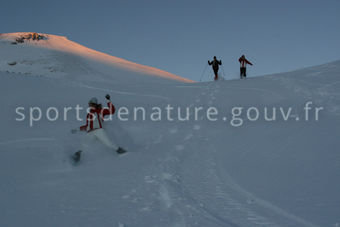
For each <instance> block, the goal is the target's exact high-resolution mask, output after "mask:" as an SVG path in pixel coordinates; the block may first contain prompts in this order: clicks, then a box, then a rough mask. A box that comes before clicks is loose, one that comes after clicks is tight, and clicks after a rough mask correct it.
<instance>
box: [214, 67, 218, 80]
mask: <svg viewBox="0 0 340 227" xmlns="http://www.w3.org/2000/svg"><path fill="white" fill-rule="evenodd" d="M214 75H215V78H214V80H218V69H214Z"/></svg>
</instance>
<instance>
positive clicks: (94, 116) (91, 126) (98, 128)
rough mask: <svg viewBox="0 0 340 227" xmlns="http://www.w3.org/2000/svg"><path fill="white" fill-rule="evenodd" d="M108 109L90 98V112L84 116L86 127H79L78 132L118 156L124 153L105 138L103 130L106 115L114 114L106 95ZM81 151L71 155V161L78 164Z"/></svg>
mask: <svg viewBox="0 0 340 227" xmlns="http://www.w3.org/2000/svg"><path fill="white" fill-rule="evenodd" d="M106 99H107V105H108V108H103V107H102V105H101V104H98V100H97V98H91V99H90V101H89V108H90V111H89V113H88V114H87V116H86V125H83V126H81V127H80V131H86V132H87V136H89V138H88V139H90V140H93V139H95V140H99V141H100V142H101V143H103V144H104V145H106V146H107V147H108V148H110V149H112V150H114V151H116V152H117V153H118V154H122V153H125V152H126V150H124V149H123V148H121V147H118V146H117V145H116V144H114V143H113V142H111V141H110V139H109V138H108V137H107V135H106V132H105V130H104V129H103V121H104V117H105V116H106V115H113V114H114V113H115V107H114V105H113V104H112V102H111V100H110V95H106ZM80 155H81V151H77V152H76V153H75V154H74V155H73V160H74V161H75V162H78V161H79V160H80Z"/></svg>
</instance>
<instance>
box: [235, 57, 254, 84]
mask: <svg viewBox="0 0 340 227" xmlns="http://www.w3.org/2000/svg"><path fill="white" fill-rule="evenodd" d="M238 61H239V62H240V78H241V79H243V78H244V79H245V78H246V77H247V64H249V65H253V64H252V63H251V62H250V61H248V60H247V59H246V57H245V56H244V55H242V56H241V57H240V58H239V59H238Z"/></svg>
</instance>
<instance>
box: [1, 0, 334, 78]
mask: <svg viewBox="0 0 340 227" xmlns="http://www.w3.org/2000/svg"><path fill="white" fill-rule="evenodd" d="M339 12H340V0H327V1H325V0H323V1H322V0H318V1H316V0H295V1H291V0H287V1H282V0H280V1H278V0H256V1H255V0H249V1H248V0H244V1H236V0H235V1H227V0H225V1H214V0H211V1H201V0H196V1H185V0H182V1H177V0H172V1H162V0H158V1H157V0H150V1H143V0H139V1H129V0H124V1H114V0H111V1H93V0H91V1H90V0H82V1H66V0H58V1H47V0H44V1H42V0H41V1H40V0H36V1H35V0H29V1H27V0H25V1H23V0H17V1H12V0H11V1H8V0H2V1H1V8H0V21H1V27H0V28H1V31H0V32H2V33H7V32H19V31H37V32H43V33H50V34H57V35H64V36H67V37H68V38H69V39H70V40H73V41H76V42H78V43H80V44H83V45H85V46H87V47H90V48H93V49H96V50H99V51H102V52H105V53H108V54H111V55H114V56H117V57H121V58H125V59H127V60H130V61H133V62H137V63H141V64H145V65H150V66H154V67H157V68H160V69H164V70H166V71H169V72H171V73H175V74H177V75H180V76H183V77H187V78H190V79H193V80H199V78H200V76H201V74H202V71H203V69H204V67H205V66H206V64H207V60H209V59H212V57H213V56H214V55H216V56H217V57H218V58H220V59H222V62H223V69H224V72H225V74H226V77H227V78H238V73H239V64H238V61H237V60H238V58H239V57H240V55H242V54H245V55H246V56H247V57H248V59H249V60H250V61H251V62H253V63H254V66H253V67H249V69H248V75H249V76H250V77H251V76H258V75H263V74H270V73H276V72H284V71H289V70H294V69H298V68H302V67H306V66H312V65H317V64H322V63H327V62H330V61H334V60H339V59H340V13H339ZM210 79H212V71H211V70H209V73H208V71H207V73H206V75H205V78H204V80H210Z"/></svg>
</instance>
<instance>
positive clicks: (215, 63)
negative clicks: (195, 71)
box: [208, 56, 222, 81]
mask: <svg viewBox="0 0 340 227" xmlns="http://www.w3.org/2000/svg"><path fill="white" fill-rule="evenodd" d="M208 64H209V65H212V69H213V70H214V74H215V78H214V80H215V81H216V80H218V69H219V65H222V61H221V60H220V61H219V60H217V58H216V56H214V59H213V60H212V61H208Z"/></svg>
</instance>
